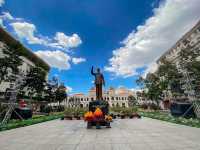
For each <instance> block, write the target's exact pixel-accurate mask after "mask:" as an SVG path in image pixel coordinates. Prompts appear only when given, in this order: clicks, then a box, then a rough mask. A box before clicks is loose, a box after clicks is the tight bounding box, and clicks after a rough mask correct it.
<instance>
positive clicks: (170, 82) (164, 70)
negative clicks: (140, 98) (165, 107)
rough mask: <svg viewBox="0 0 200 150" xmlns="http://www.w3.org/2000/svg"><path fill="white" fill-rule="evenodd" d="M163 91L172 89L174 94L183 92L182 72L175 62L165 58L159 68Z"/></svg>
mask: <svg viewBox="0 0 200 150" xmlns="http://www.w3.org/2000/svg"><path fill="white" fill-rule="evenodd" d="M156 73H157V75H158V76H159V78H160V88H161V90H162V91H164V90H168V89H170V91H171V93H172V95H173V96H175V95H181V94H183V90H182V89H181V79H182V78H183V76H182V74H181V73H179V71H178V69H177V68H176V66H175V65H174V64H173V63H170V62H168V61H166V60H163V61H162V63H161V64H160V65H159V67H158V70H157V72H156Z"/></svg>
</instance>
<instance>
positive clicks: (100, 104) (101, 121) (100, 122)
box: [87, 100, 110, 129]
mask: <svg viewBox="0 0 200 150" xmlns="http://www.w3.org/2000/svg"><path fill="white" fill-rule="evenodd" d="M96 108H100V109H101V110H102V112H103V116H102V118H97V119H95V120H93V121H89V122H88V123H87V128H88V129H90V128H92V127H93V126H96V129H100V128H101V126H106V127H107V128H110V122H108V121H106V120H105V115H108V114H109V104H108V102H106V101H104V100H95V101H92V102H90V103H89V111H92V112H94V111H95V110H96Z"/></svg>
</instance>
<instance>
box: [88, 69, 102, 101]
mask: <svg viewBox="0 0 200 150" xmlns="http://www.w3.org/2000/svg"><path fill="white" fill-rule="evenodd" d="M91 74H92V75H93V76H95V86H96V98H97V100H102V85H104V86H105V81H104V77H103V74H102V73H101V72H100V69H99V68H97V71H96V72H94V67H93V66H92V69H91Z"/></svg>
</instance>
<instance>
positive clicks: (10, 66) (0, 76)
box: [0, 47, 22, 83]
mask: <svg viewBox="0 0 200 150" xmlns="http://www.w3.org/2000/svg"><path fill="white" fill-rule="evenodd" d="M2 52H3V55H4V56H3V57H0V68H1V69H0V83H1V82H2V81H13V80H15V76H12V75H13V74H14V75H15V74H18V73H19V68H18V66H20V65H21V63H22V60H21V59H20V58H19V55H18V54H17V53H16V51H14V50H11V49H8V47H5V48H3V49H2Z"/></svg>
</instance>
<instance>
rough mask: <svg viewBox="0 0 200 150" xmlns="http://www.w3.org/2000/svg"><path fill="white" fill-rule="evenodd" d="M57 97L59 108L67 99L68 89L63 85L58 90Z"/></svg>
mask: <svg viewBox="0 0 200 150" xmlns="http://www.w3.org/2000/svg"><path fill="white" fill-rule="evenodd" d="M55 95H56V101H58V102H59V106H60V103H61V102H62V101H63V100H64V99H65V98H67V93H66V87H65V86H64V84H61V85H60V86H59V87H58V88H57V90H56V91H55Z"/></svg>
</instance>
